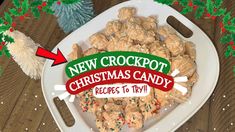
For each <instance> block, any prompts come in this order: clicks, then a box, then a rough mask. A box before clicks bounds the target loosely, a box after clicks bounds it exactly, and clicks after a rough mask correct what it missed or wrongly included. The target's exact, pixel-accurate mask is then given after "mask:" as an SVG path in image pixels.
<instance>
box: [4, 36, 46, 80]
mask: <svg viewBox="0 0 235 132" xmlns="http://www.w3.org/2000/svg"><path fill="white" fill-rule="evenodd" d="M7 34H8V35H10V36H12V37H13V38H14V40H15V43H14V44H10V45H7V49H8V50H9V53H10V54H11V55H12V57H13V59H14V61H15V62H16V63H17V64H18V65H19V66H20V67H21V69H22V70H23V72H24V73H25V74H26V75H28V76H30V77H31V78H33V79H40V77H41V73H42V68H43V65H44V61H45V59H43V58H40V57H37V56H35V53H36V50H37V48H38V46H40V45H39V44H36V43H35V42H34V41H33V40H32V39H31V38H29V37H26V36H25V35H24V34H23V33H21V32H19V31H14V32H8V33H7Z"/></svg>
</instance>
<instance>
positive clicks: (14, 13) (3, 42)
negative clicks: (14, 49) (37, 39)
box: [0, 0, 80, 58]
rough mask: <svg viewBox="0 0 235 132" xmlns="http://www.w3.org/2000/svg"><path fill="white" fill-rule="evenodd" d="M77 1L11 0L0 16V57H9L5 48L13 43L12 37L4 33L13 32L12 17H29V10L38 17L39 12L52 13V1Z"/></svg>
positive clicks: (68, 1)
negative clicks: (11, 6) (6, 9)
mask: <svg viewBox="0 0 235 132" xmlns="http://www.w3.org/2000/svg"><path fill="white" fill-rule="evenodd" d="M79 1H80V0H47V1H43V0H35V1H29V0H12V3H13V5H14V7H13V8H11V9H9V10H8V11H7V12H5V13H4V16H3V17H2V18H0V57H1V56H2V55H6V56H7V57H8V58H10V57H11V55H10V53H9V50H8V49H7V44H11V43H14V39H13V38H12V37H11V36H8V35H6V32H7V31H10V32H13V31H14V30H15V27H16V25H17V23H16V22H13V17H18V18H19V19H20V21H24V20H25V18H27V17H30V12H31V13H32V17H34V18H39V17H40V12H44V13H47V14H53V13H54V12H53V11H52V9H51V6H52V5H53V3H54V2H56V3H57V4H58V5H60V4H61V3H63V4H72V3H75V2H79Z"/></svg>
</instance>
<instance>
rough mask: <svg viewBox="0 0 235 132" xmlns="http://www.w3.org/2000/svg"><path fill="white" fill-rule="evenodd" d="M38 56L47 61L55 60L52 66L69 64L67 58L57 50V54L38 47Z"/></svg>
mask: <svg viewBox="0 0 235 132" xmlns="http://www.w3.org/2000/svg"><path fill="white" fill-rule="evenodd" d="M36 55H37V56H40V57H44V58H46V59H50V60H54V63H53V64H52V66H56V65H59V64H63V63H66V62H67V60H66V58H65V57H64V55H63V54H62V53H61V51H60V49H57V54H55V53H52V52H51V51H48V50H46V49H43V48H42V47H38V49H37V52H36Z"/></svg>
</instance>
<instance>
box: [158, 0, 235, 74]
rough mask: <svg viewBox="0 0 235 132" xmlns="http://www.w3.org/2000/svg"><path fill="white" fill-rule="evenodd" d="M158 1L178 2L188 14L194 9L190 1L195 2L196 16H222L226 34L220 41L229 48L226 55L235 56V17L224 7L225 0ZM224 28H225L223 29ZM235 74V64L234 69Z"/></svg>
mask: <svg viewBox="0 0 235 132" xmlns="http://www.w3.org/2000/svg"><path fill="white" fill-rule="evenodd" d="M155 1H156V2H159V3H163V4H168V5H173V4H174V3H175V2H178V3H179V4H180V5H181V6H182V7H183V9H182V11H181V13H182V14H187V13H189V12H192V11H193V8H192V5H189V3H190V2H192V3H193V6H194V7H196V8H194V9H195V18H196V19H199V18H201V17H202V16H203V15H204V14H205V13H207V17H212V16H213V17H215V16H216V17H222V19H223V20H222V24H221V27H220V28H221V31H223V33H224V35H223V36H222V37H221V38H220V42H221V43H222V44H224V45H227V44H229V45H227V49H226V51H225V53H224V55H225V57H226V58H228V57H230V56H232V57H235V44H234V43H235V17H232V16H231V11H227V9H226V8H224V7H223V6H222V5H223V0H192V1H190V0H174V2H172V3H171V4H170V3H167V2H166V1H164V0H155ZM222 29H223V30H222ZM233 72H234V75H235V66H234V69H233Z"/></svg>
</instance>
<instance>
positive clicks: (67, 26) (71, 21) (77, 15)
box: [51, 0, 94, 33]
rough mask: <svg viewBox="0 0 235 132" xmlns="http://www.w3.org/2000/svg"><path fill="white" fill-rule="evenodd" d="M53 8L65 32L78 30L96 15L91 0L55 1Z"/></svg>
mask: <svg viewBox="0 0 235 132" xmlns="http://www.w3.org/2000/svg"><path fill="white" fill-rule="evenodd" d="M51 8H52V10H53V11H54V15H55V16H56V17H57V21H58V23H59V26H60V27H61V28H62V29H63V30H64V32H65V33H68V32H71V31H74V30H76V29H77V28H79V27H80V26H82V25H83V24H85V23H86V22H88V21H89V20H91V19H92V18H93V16H94V13H93V4H92V1H91V0H80V1H77V2H74V3H68V4H67V3H54V4H53V5H52V7H51Z"/></svg>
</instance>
